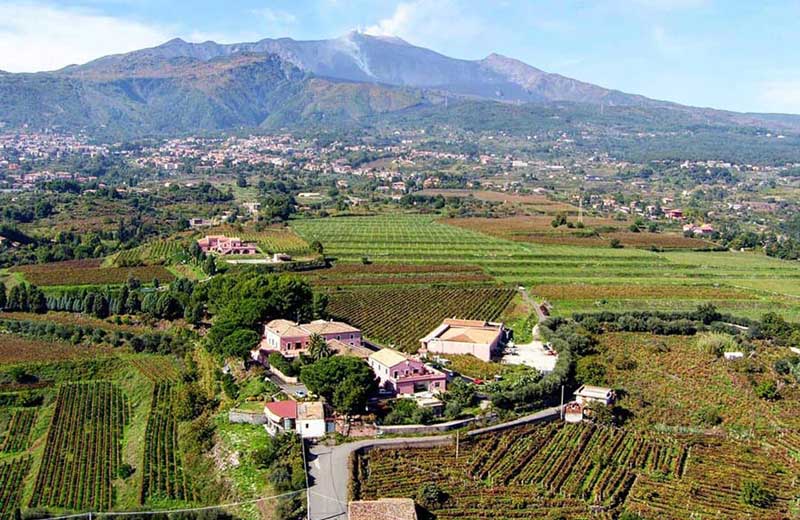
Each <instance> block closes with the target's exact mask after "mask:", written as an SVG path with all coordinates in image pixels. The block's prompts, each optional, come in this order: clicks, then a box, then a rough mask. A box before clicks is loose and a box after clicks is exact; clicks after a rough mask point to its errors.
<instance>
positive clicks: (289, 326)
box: [267, 319, 361, 337]
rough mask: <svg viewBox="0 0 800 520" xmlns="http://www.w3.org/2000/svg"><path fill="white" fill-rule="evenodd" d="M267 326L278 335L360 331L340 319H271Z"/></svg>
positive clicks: (293, 335) (294, 335)
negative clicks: (300, 322) (295, 320)
mask: <svg viewBox="0 0 800 520" xmlns="http://www.w3.org/2000/svg"><path fill="white" fill-rule="evenodd" d="M267 328H268V329H270V330H271V331H273V332H274V333H275V334H277V335H279V336H291V337H297V336H308V335H310V334H353V333H356V332H361V331H359V330H358V329H357V328H355V327H352V326H350V325H348V324H347V323H343V322H341V321H325V320H315V321H312V322H311V323H302V324H299V323H295V322H293V321H289V320H283V319H278V320H272V321H270V322H269V323H267Z"/></svg>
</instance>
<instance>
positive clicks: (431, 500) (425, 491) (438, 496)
mask: <svg viewBox="0 0 800 520" xmlns="http://www.w3.org/2000/svg"><path fill="white" fill-rule="evenodd" d="M447 498H448V497H447V493H445V492H444V491H443V490H442V489H441V488H440V487H439V486H438V485H436V484H435V483H433V482H428V483H425V484H422V485H421V486H420V487H419V489H417V503H418V504H419V505H421V506H422V507H424V508H426V509H437V508H439V507H441V505H442V504H444V503H445V502H446V501H447Z"/></svg>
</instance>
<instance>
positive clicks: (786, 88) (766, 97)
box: [759, 79, 800, 114]
mask: <svg viewBox="0 0 800 520" xmlns="http://www.w3.org/2000/svg"><path fill="white" fill-rule="evenodd" d="M759 99H760V102H761V106H762V107H764V108H763V109H762V110H765V111H768V112H783V113H790V114H800V79H790V80H779V81H767V82H764V83H762V84H761V94H760V95H759Z"/></svg>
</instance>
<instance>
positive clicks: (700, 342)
mask: <svg viewBox="0 0 800 520" xmlns="http://www.w3.org/2000/svg"><path fill="white" fill-rule="evenodd" d="M697 346H698V347H699V348H700V349H701V350H702V351H703V352H706V353H708V354H711V355H713V356H716V357H719V356H721V355H722V353H723V352H727V351H731V350H736V349H738V348H739V346H738V345H737V343H736V340H735V339H734V338H733V336H731V335H730V334H725V333H723V332H704V333H701V334H700V335H698V336H697Z"/></svg>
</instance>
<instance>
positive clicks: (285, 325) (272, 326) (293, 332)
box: [267, 320, 307, 337]
mask: <svg viewBox="0 0 800 520" xmlns="http://www.w3.org/2000/svg"><path fill="white" fill-rule="evenodd" d="M267 328H268V329H269V330H271V331H272V332H274V333H275V334H277V335H278V336H291V337H297V336H305V335H307V332H306V331H305V330H303V329H302V328H300V327H298V326H297V323H295V322H293V321H289V320H272V321H270V322H269V323H267Z"/></svg>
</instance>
